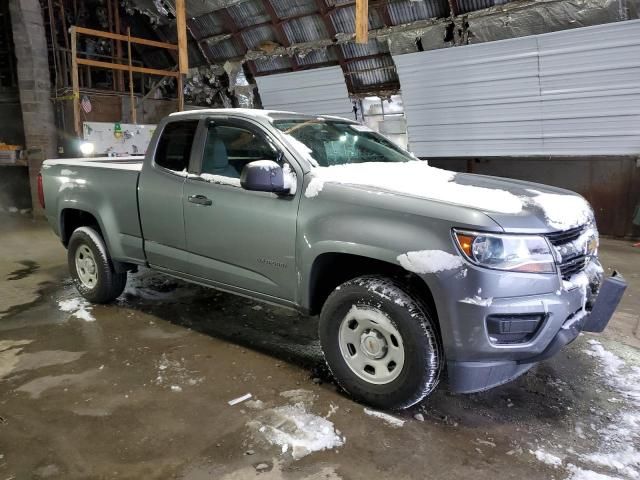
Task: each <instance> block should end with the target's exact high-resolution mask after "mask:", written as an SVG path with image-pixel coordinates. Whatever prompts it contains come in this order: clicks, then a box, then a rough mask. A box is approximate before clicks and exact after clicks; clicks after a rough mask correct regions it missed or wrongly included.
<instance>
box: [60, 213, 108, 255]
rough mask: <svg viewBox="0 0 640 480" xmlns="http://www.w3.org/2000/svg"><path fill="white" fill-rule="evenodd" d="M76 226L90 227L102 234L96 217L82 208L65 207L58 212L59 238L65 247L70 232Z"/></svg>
mask: <svg viewBox="0 0 640 480" xmlns="http://www.w3.org/2000/svg"><path fill="white" fill-rule="evenodd" d="M78 227H91V228H93V229H95V230H96V231H97V232H98V233H99V234H100V236H102V231H101V230H100V224H99V223H98V220H97V219H96V217H94V216H93V215H91V214H90V213H88V212H85V211H84V210H76V209H74V208H66V209H64V210H63V211H62V213H61V214H60V238H61V240H62V244H63V245H64V246H65V247H66V246H67V244H68V243H69V239H70V238H71V234H72V233H73V232H74V230H75V229H76V228H78Z"/></svg>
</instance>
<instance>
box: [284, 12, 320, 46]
mask: <svg viewBox="0 0 640 480" xmlns="http://www.w3.org/2000/svg"><path fill="white" fill-rule="evenodd" d="M282 28H283V29H284V32H285V33H286V35H287V38H288V39H289V42H291V43H300V42H312V41H314V40H320V39H321V38H329V32H327V29H326V27H325V26H324V21H323V20H322V17H320V15H309V16H307V17H301V18H296V19H293V20H289V21H288V22H284V23H283V24H282Z"/></svg>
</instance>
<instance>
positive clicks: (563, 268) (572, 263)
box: [560, 255, 589, 280]
mask: <svg viewBox="0 0 640 480" xmlns="http://www.w3.org/2000/svg"><path fill="white" fill-rule="evenodd" d="M588 262H589V258H588V257H587V256H586V255H580V256H578V257H574V258H572V259H571V260H567V261H563V262H562V263H561V264H560V274H561V275H562V278H563V279H565V280H567V279H568V278H569V277H571V276H572V275H575V274H576V273H579V272H581V271H582V270H584V268H585V267H586V266H587V263H588Z"/></svg>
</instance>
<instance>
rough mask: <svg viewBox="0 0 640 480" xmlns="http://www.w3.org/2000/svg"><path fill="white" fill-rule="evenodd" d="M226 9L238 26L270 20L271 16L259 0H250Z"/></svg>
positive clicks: (242, 26)
mask: <svg viewBox="0 0 640 480" xmlns="http://www.w3.org/2000/svg"><path fill="white" fill-rule="evenodd" d="M227 11H228V12H229V14H230V15H231V18H233V21H234V22H235V23H236V25H237V26H238V27H239V28H244V27H248V26H250V25H256V24H258V23H264V22H268V21H270V20H271V17H270V16H269V14H268V13H267V11H266V10H265V8H264V5H263V3H262V2H261V1H260V0H250V1H248V2H244V3H241V4H239V5H233V6H231V7H229V8H228V9H227Z"/></svg>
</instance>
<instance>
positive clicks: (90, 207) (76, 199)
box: [42, 156, 144, 263]
mask: <svg viewBox="0 0 640 480" xmlns="http://www.w3.org/2000/svg"><path fill="white" fill-rule="evenodd" d="M143 159H144V157H140V156H138V157H94V158H69V159H55V160H46V161H45V162H44V164H43V166H42V180H43V188H44V194H45V203H46V208H45V213H46V216H47V219H48V220H49V223H50V224H51V225H52V227H53V229H54V231H55V232H56V233H58V234H61V233H63V232H61V231H60V229H61V227H63V225H61V224H60V222H61V219H64V218H65V215H66V213H65V212H71V213H73V210H82V211H85V212H88V213H90V214H92V215H93V216H94V217H95V218H96V219H98V223H99V224H100V229H101V231H102V235H103V236H104V239H105V242H106V243H107V247H108V249H109V252H110V253H111V257H112V258H113V259H114V260H118V261H122V262H130V263H142V262H144V251H143V249H142V232H141V229H140V221H139V219H138V197H137V188H138V175H139V174H140V171H141V170H142V163H143ZM62 221H63V220H62Z"/></svg>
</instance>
